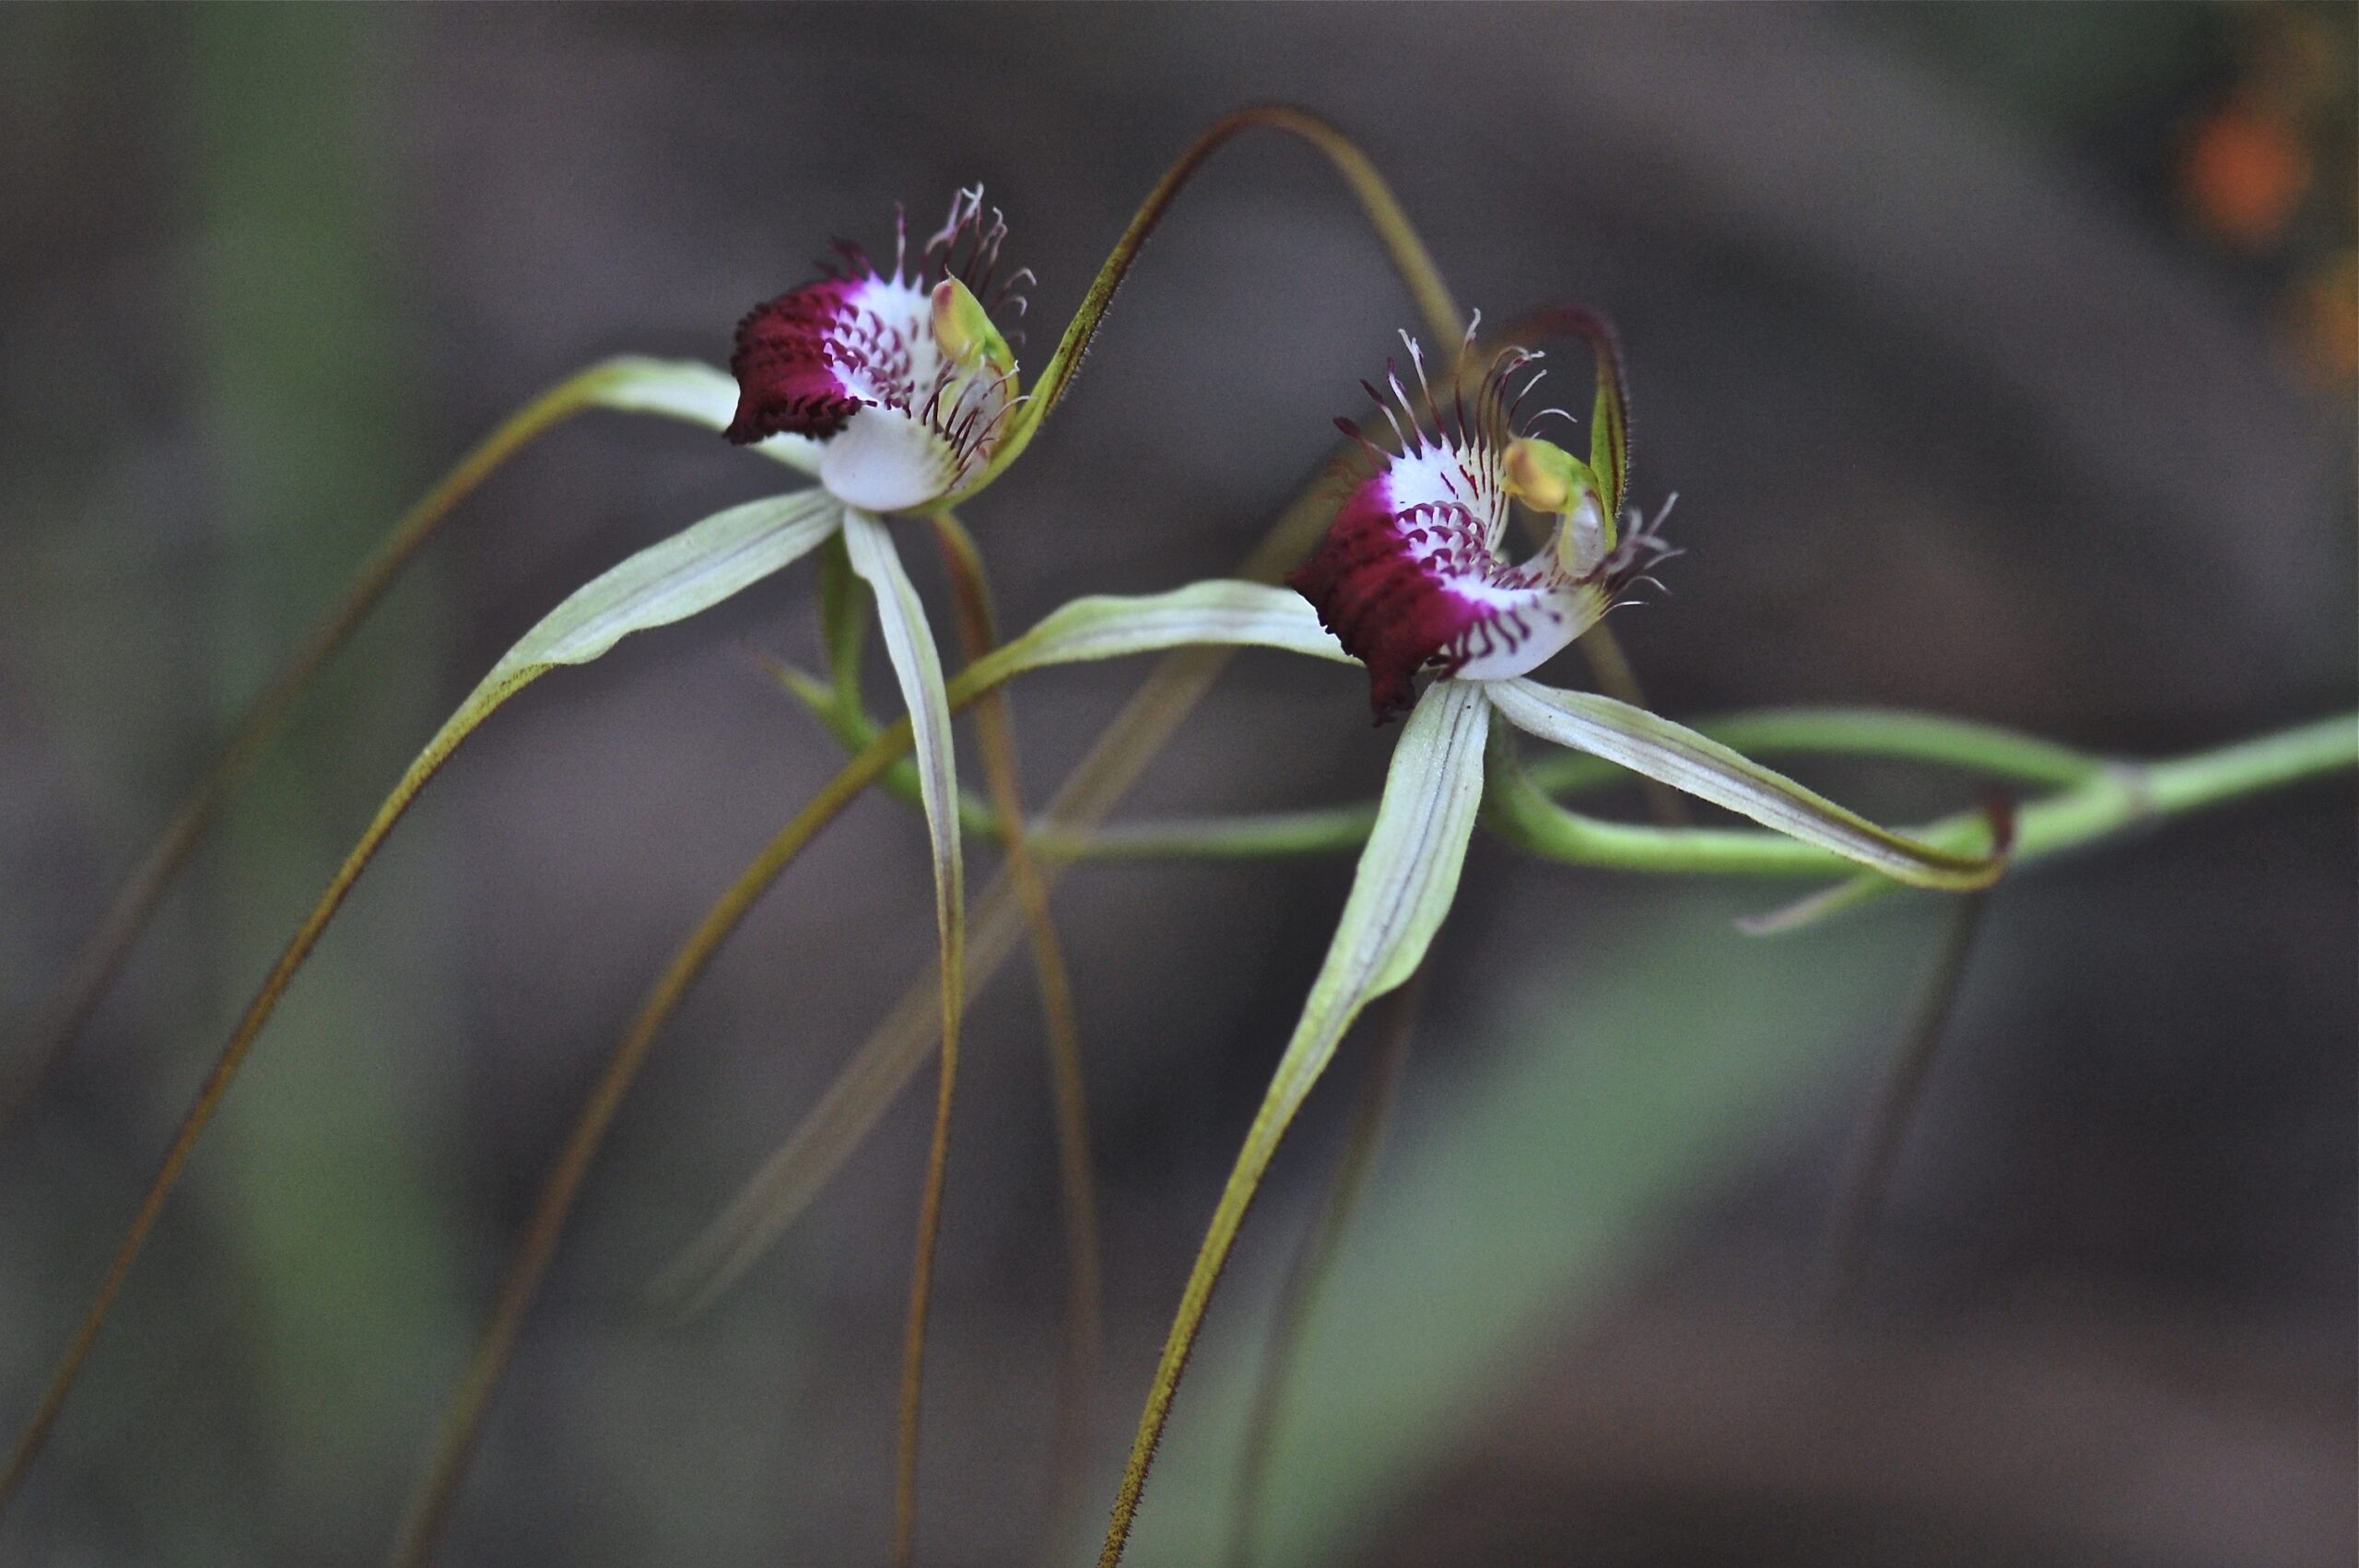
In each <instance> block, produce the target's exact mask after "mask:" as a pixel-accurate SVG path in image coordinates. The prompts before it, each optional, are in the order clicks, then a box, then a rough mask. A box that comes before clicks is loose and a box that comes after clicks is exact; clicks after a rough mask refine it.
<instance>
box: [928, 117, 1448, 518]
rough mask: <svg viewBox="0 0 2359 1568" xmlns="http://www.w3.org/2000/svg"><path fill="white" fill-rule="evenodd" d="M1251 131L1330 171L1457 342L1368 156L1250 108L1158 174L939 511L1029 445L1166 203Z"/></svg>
mask: <svg viewBox="0 0 2359 1568" xmlns="http://www.w3.org/2000/svg"><path fill="white" fill-rule="evenodd" d="M1256 128H1261V129H1267V130H1273V131H1283V132H1285V134H1286V135H1291V136H1295V137H1297V138H1299V139H1300V140H1302V141H1304V142H1307V143H1309V145H1310V146H1312V147H1314V148H1316V149H1317V150H1318V151H1319V152H1320V155H1321V156H1323V157H1324V158H1326V159H1327V161H1328V162H1329V163H1330V164H1332V165H1333V166H1334V169H1335V171H1336V173H1338V174H1339V175H1341V176H1342V177H1343V180H1344V183H1345V184H1347V185H1349V186H1350V187H1351V189H1352V194H1353V195H1354V196H1356V197H1357V198H1358V199H1359V204H1360V207H1361V210H1362V211H1363V212H1364V213H1365V214H1366V215H1367V220H1368V224H1369V227H1371V228H1374V229H1375V230H1376V232H1377V236H1378V238H1379V239H1380V240H1383V242H1384V248H1385V251H1386V252H1387V253H1388V254H1389V255H1390V256H1391V259H1392V265H1393V267H1394V269H1395V270H1396V271H1398V272H1399V273H1400V275H1401V280H1402V282H1403V283H1404V284H1406V285H1407V286H1408V288H1409V293H1410V295H1411V297H1412V298H1414V299H1415V301H1416V306H1417V313H1418V314H1419V315H1420V316H1421V317H1423V318H1424V320H1425V322H1426V327H1427V328H1428V329H1429V330H1430V331H1431V332H1432V333H1434V334H1435V335H1436V336H1437V337H1438V338H1439V339H1440V340H1441V341H1443V342H1444V343H1456V342H1457V341H1458V339H1459V337H1460V335H1461V333H1462V332H1463V331H1464V326H1463V318H1461V316H1460V315H1459V312H1458V305H1457V302H1456V301H1455V300H1453V299H1451V298H1450V295H1449V287H1448V286H1447V285H1445V284H1444V283H1443V282H1442V279H1441V272H1440V270H1439V269H1438V268H1437V267H1436V266H1435V265H1434V260H1433V256H1432V255H1431V253H1430V252H1427V251H1426V245H1425V241H1424V240H1420V239H1419V238H1418V237H1417V231H1416V230H1415V228H1413V227H1411V225H1410V223H1409V217H1408V215H1407V214H1406V213H1405V212H1403V211H1402V207H1401V202H1400V199H1399V198H1398V197H1396V196H1395V195H1393V193H1392V188H1391V186H1390V185H1388V184H1386V183H1385V181H1384V176H1383V175H1381V174H1379V173H1378V172H1377V169H1376V165H1374V164H1373V163H1371V162H1369V161H1368V158H1367V154H1366V153H1364V152H1362V151H1360V149H1359V147H1358V146H1356V144H1355V143H1354V142H1353V141H1352V139H1351V138H1350V137H1349V136H1346V135H1344V133H1343V132H1342V131H1340V130H1337V129H1336V128H1335V127H1334V126H1332V125H1331V124H1329V123H1327V122H1326V121H1324V120H1321V119H1320V118H1319V116H1317V115H1315V114H1312V113H1310V112H1309V111H1306V110H1301V109H1297V108H1294V107H1293V106H1291V105H1288V104H1281V103H1260V104H1251V105H1249V106H1247V107H1246V108H1243V109H1240V110H1238V111H1236V112H1234V113H1232V114H1226V115H1224V116H1222V117H1221V118H1220V119H1219V120H1217V121H1215V122H1214V123H1213V124H1212V126H1211V127H1210V128H1209V129H1207V130H1206V131H1205V132H1204V133H1203V135H1200V136H1198V137H1197V138H1196V139H1195V140H1194V141H1193V142H1192V143H1191V144H1189V146H1188V148H1187V150H1186V151H1184V152H1182V153H1181V154H1180V156H1179V158H1176V159H1174V160H1173V162H1172V164H1171V167H1170V168H1168V169H1167V170H1164V173H1163V178H1162V179H1160V180H1158V181H1156V184H1155V189H1154V190H1152V191H1150V192H1148V193H1147V198H1146V200H1145V201H1144V202H1142V203H1141V204H1140V205H1139V209H1138V211H1137V213H1136V214H1134V215H1133V216H1132V218H1131V223H1130V227H1129V228H1125V229H1123V230H1122V237H1121V239H1120V240H1116V241H1115V242H1114V250H1113V252H1112V253H1111V254H1110V255H1109V256H1108V257H1107V258H1106V263H1105V265H1103V266H1101V267H1099V268H1098V269H1097V277H1096V278H1095V279H1094V280H1093V281H1092V282H1091V283H1090V286H1089V292H1088V293H1086V294H1085V295H1083V296H1082V300H1081V308H1080V309H1079V310H1075V311H1074V318H1073V322H1072V324H1071V325H1069V326H1067V327H1066V328H1065V333H1064V336H1063V337H1062V339H1060V340H1059V342H1058V344H1057V350H1056V353H1054V354H1053V355H1051V356H1050V359H1049V363H1048V366H1047V368H1046V369H1043V370H1042V371H1041V372H1040V379H1039V382H1038V383H1036V384H1035V385H1034V387H1033V389H1032V392H1030V394H1029V395H1028V396H1027V398H1026V399H1025V401H1024V403H1023V404H1022V405H1021V406H1020V407H1019V408H1018V409H1017V410H1016V412H1015V415H1014V417H1013V419H1012V421H1011V422H1010V424H1009V426H1008V429H1007V433H1006V435H1005V436H1004V437H1003V438H1002V439H1001V440H1000V443H999V448H998V450H997V451H994V452H993V453H992V460H991V462H990V463H989V464H988V465H987V466H986V467H985V468H984V469H983V471H982V473H980V474H977V475H976V476H975V478H974V479H973V480H972V481H970V482H969V483H968V485H967V486H965V487H964V488H962V489H960V490H958V491H957V493H955V494H953V495H952V496H950V497H948V498H947V499H946V500H945V501H944V502H942V503H941V504H942V505H944V506H957V505H959V504H960V503H962V502H964V501H966V500H968V498H970V497H973V496H975V495H976V494H977V493H978V492H980V491H981V490H982V488H983V487H984V486H987V485H989V484H991V483H992V480H994V479H996V478H998V477H999V476H1000V475H1001V474H1003V473H1004V472H1006V470H1007V465H1008V464H1009V463H1011V462H1015V459H1016V458H1017V456H1018V455H1019V454H1021V453H1022V452H1023V451H1024V449H1025V448H1026V447H1027V446H1028V445H1030V444H1031V441H1032V437H1033V435H1034V434H1035V432H1037V431H1038V430H1039V427H1040V424H1041V421H1042V420H1044V419H1046V418H1047V417H1048V415H1049V412H1050V410H1051V409H1053V408H1055V407H1056V405H1057V402H1058V400H1059V399H1060V398H1062V397H1063V396H1064V393H1065V389H1066V388H1067V387H1068V386H1070V385H1072V384H1073V379H1074V376H1075V375H1076V374H1078V373H1079V372H1080V369H1081V361H1082V358H1083V357H1084V356H1085V355H1086V353H1087V352H1088V349H1089V342H1090V339H1092V338H1093V337H1095V336H1097V328H1098V326H1099V324H1100V323H1101V322H1103V321H1104V320H1105V317H1106V310H1107V308H1108V307H1109V306H1110V305H1111V304H1113V302H1114V294H1115V291H1116V290H1118V289H1120V288H1121V287H1122V280H1123V279H1124V278H1126V277H1128V276H1129V275H1130V271H1131V268H1132V266H1133V264H1135V263H1137V261H1138V258H1139V251H1140V249H1141V248H1142V247H1144V245H1145V244H1146V240H1147V236H1148V235H1150V234H1152V233H1154V232H1155V229H1156V225H1157V224H1159V223H1161V222H1162V221H1163V218H1164V215H1165V214H1167V213H1168V212H1169V211H1170V210H1171V204H1172V203H1173V202H1174V201H1176V200H1178V199H1179V195H1180V191H1181V190H1182V189H1183V188H1185V187H1186V185H1187V183H1188V181H1190V180H1191V178H1193V177H1194V175H1195V172H1196V170H1198V169H1199V168H1201V167H1202V166H1203V162H1204V160H1205V159H1207V158H1211V157H1212V155H1213V154H1214V153H1215V152H1217V151H1219V150H1220V148H1221V147H1222V146H1225V145H1226V143H1227V142H1228V141H1229V140H1230V139H1231V138H1233V137H1235V136H1236V135H1238V133H1240V132H1243V131H1250V130H1253V129H1256Z"/></svg>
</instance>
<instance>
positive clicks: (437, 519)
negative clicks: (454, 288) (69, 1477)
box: [0, 365, 614, 1494]
mask: <svg viewBox="0 0 2359 1568" xmlns="http://www.w3.org/2000/svg"><path fill="white" fill-rule="evenodd" d="M613 375H614V370H613V368H612V367H611V366H608V365H595V366H593V367H591V368H590V369H587V370H584V371H582V372H581V374H579V375H576V376H574V377H571V378H570V379H569V380H564V381H560V382H559V383H557V385H556V386H554V387H551V388H550V389H549V390H548V391H547V392H543V393H542V394H541V395H540V396H538V397H536V398H534V400H533V401H532V402H531V403H528V404H525V405H524V406H523V407H522V408H521V409H519V410H518V411H517V412H516V413H514V414H512V415H510V416H509V417H508V419H507V421H506V422H505V423H503V424H502V425H501V426H500V427H499V428H498V429H496V430H494V431H493V432H492V433H491V434H490V435H488V436H487V437H485V438H484V439H483V440H482V441H481V442H480V443H478V444H477V445H476V447H475V450H474V451H470V452H469V453H467V455H466V456H464V458H461V459H460V460H459V462H458V463H457V464H456V465H455V466H453V467H452V470H451V471H450V472H449V473H448V474H444V475H443V476H442V478H441V480H440V482H439V483H437V484H436V485H435V486H434V487H433V488H432V489H430V490H428V492H427V493H426V494H425V496H424V497H421V498H420V499H419V500H418V502H417V505H416V506H413V507H412V508H410V509H409V510H408V511H407V512H405V513H404V514H403V515H402V516H401V518H400V519H399V520H398V521H395V522H394V524H393V530H392V532H389V533H387V534H386V535H385V537H384V538H383V540H381V542H380V543H379V544H378V545H377V548H376V549H375V551H373V552H372V553H371V554H370V556H369V558H368V559H367V560H366V561H364V562H363V563H362V564H361V567H360V569H359V571H358V572H357V573H355V574H354V576H353V579H352V580H351V582H350V583H348V584H347V585H346V588H345V590H344V591H343V593H342V594H340V595H338V596H337V598H336V601H335V603H333V604H331V605H330V606H328V608H327V610H326V612H325V613H324V614H322V615H321V616H320V618H319V619H318V621H316V622H314V623H313V624H312V626H311V629H310V630H309V631H308V632H306V633H305V634H304V636H303V638H302V640H301V641H300V642H299V643H297V644H296V645H295V648H294V650H293V651H292V652H290V653H289V654H288V656H287V660H286V661H285V662H284V663H282V664H281V665H280V666H279V667H278V669H277V671H276V673H273V674H272V675H271V677H270V679H269V681H268V682H266V683H265V684H264V686H263V688H262V690H261V691H260V692H258V693H256V694H255V696H254V698H253V701H252V703H251V704H249V705H248V707H247V708H246V711H245V713H244V715H243V716H242V717H241V718H240V719H239V720H238V723H237V727H236V728H235V729H234V730H232V731H230V734H229V741H228V743H226V744H224V745H223V747H222V748H221V753H220V755H218V756H217V757H216V758H215V759H214V761H213V766H211V767H209V768H207V769H206V770H205V777H204V778H202V779H200V780H199V781H198V783H197V786H196V788H195V789H194V790H191V791H190V792H189V795H188V797H187V799H185V800H183V801H182V802H181V803H180V806H179V808H178V809H177V810H175V811H174V812H173V813H172V815H171V818H170V821H169V822H167V823H166V824H165V825H164V830H163V832H162V833H160V834H159V835H158V836H157V838H156V841H155V843H153V844H151V845H150V846H148V848H147V853H146V854H145V855H143V856H141V857H140V859H139V863H138V864H137V865H136V866H135V867H134V868H133V870H132V872H131V875H130V876H129V877H128V878H127V879H125V881H124V882H123V886H122V887H120V888H119V889H117V890H116V892H115V895H114V898H113V900H112V901H111V903H110V904H109V905H108V906H107V912H106V914H105V916H104V917H103V918H102V919H100V921H99V924H98V927H97V929H96V930H92V931H91V933H90V934H89V935H88V937H87V938H85V939H84V940H83V942H82V945H81V947H80V948H79V949H78V950H77V951H76V953H75V955H74V957H73V959H72V961H71V962H70V963H69V964H68V965H66V970H65V978H64V979H62V980H61V981H59V983H58V986H57V989H56V990H55V991H54V992H53V994H52V995H51V997H50V999H49V1000H48V1001H47V1002H46V1003H45V1004H44V1005H43V1006H42V1008H41V1012H39V1013H38V1014H36V1015H35V1017H34V1021H33V1023H32V1024H31V1026H30V1027H29V1029H28V1030H27V1031H26V1036H25V1037H26V1042H27V1043H26V1047H25V1049H24V1051H23V1053H22V1054H21V1056H20V1057H19V1058H18V1062H17V1064H16V1067H15V1070H14V1071H12V1072H10V1073H9V1075H8V1076H7V1078H6V1082H0V1128H6V1126H7V1124H8V1123H9V1122H10V1120H12V1119H13V1118H14V1117H15V1116H16V1113H17V1112H18V1110H20V1109H22V1108H23V1106H24V1105H25V1102H26V1101H28V1100H29V1099H30V1098H31V1097H32V1095H33V1093H34V1092H35V1091H36V1090H37V1089H38V1088H39V1087H40V1086H41V1082H42V1080H44V1079H45V1078H46V1077H47V1076H48V1075H49V1072H50V1071H51V1070H52V1069H53V1068H54V1067H55V1066H56V1064H57V1061H58V1059H59V1058H60V1057H62V1056H63V1055H64V1054H65V1047H67V1046H68V1045H69V1044H71V1043H72V1041H73V1040H74V1038H75V1036H77V1035H79V1034H80V1033H81V1032H82V1028H83V1026H84V1025H85V1024H88V1022H89V1019H90V1014H91V1012H93V1011H94V1010H95V1009H96V1008H97V1006H98V1003H99V999H100V997H101V996H102V995H104V994H105V992H106V989H107V987H108V985H109V984H110V983H111V982H112V980H113V979H114V977H115V974H116V972H117V971H118V970H120V969H121V968H122V967H123V960H124V959H125V958H127V957H129V956H130V954H131V948H132V944H133V943H134V942H136V941H138V939H139V933H140V932H141V931H142V930H145V929H146V927H147V920H148V918H149V917H150V916H152V915H153V914H154V913H155V912H156V906H157V905H158V904H159V903H161V902H162V901H163V897H164V895H165V893H166V892H167V891H168V890H170V887H171V885H172V882H173V880H174V878H176V877H177V876H178V875H179V874H180V870H181V867H182V866H183V865H184V864H186V863H187V861H188V858H189V856H190V854H191V853H193V852H194V850H195V848H196V846H197V844H198V843H199V841H201V840H202V839H203V838H204V837H205V830H206V829H208V828H210V827H211V826H212V825H213V824H214V823H215V821H216V820H217V819H218V818H219V816H220V815H221V812H222V808H223V807H224V806H225V805H227V804H228V802H229V796H230V794H231V793H232V792H233V791H234V790H236V789H237V787H238V785H239V783H240V782H241V780H243V779H244V778H245V777H246V775H247V774H248V773H249V772H251V771H252V768H253V766H254V764H255V763H256V762H257V761H258V760H260V758H261V756H262V754H263V751H264V748H265V747H266V746H268V745H269V743H270V742H271V739H272V738H273V737H274V736H275V735H276V734H277V732H278V727H279V726H280V725H281V724H282V723H284V722H285V721H286V719H287V715H288V710H289V709H291V708H293V707H294V706H295V699H296V698H297V697H299V696H301V695H302V693H303V689H304V687H306V686H308V685H310V684H311V677H312V676H313V675H315V674H317V673H319V670H320V667H321V666H322V665H323V664H325V663H326V662H327V661H328V660H329V658H330V657H331V656H332V655H334V652H335V651H336V649H339V648H341V647H343V646H344V644H345V640H346V638H349V637H350V636H351V635H352V633H353V632H354V630H355V629H357V628H358V626H359V625H360V623H361V622H362V621H363V620H365V619H367V618H368V615H369V612H370V610H372V609H374V608H376V605H377V602H378V601H379V600H380V599H381V598H383V597H384V595H385V591H386V590H388V589H390V588H391V587H392V586H393V579H396V578H398V577H399V576H400V575H401V572H402V568H405V567H406V566H407V565H409V562H410V558H411V557H412V556H415V555H417V552H418V551H419V550H420V549H422V548H423V547H424V546H425V544H426V542H427V541H428V540H429V539H431V538H433V537H434V533H435V531H436V530H437V529H439V528H440V527H441V526H442V523H443V521H445V520H446V519H448V518H449V517H450V515H451V513H452V509H455V508H456V507H457V506H458V504H459V503H460V502H461V501H463V500H464V499H465V498H466V497H468V496H469V495H470V494H472V493H473V492H474V490H475V487H476V486H479V485H481V484H482V483H483V482H484V481H485V480H486V479H487V478H489V477H490V476H491V474H492V471H493V470H494V469H497V468H498V467H499V465H500V464H501V463H503V462H507V461H508V460H509V459H510V458H511V457H512V456H514V455H515V454H516V452H517V451H520V450H522V448H523V447H525V446H526V445H528V444H529V443H530V442H532V441H533V440H534V439H535V438H536V437H538V436H540V435H542V434H543V433H544V432H546V431H547V430H549V429H550V428H552V427H555V426H557V425H559V424H562V423H563V422H564V421H565V420H567V419H569V418H571V417H572V416H573V415H576V414H579V413H581V412H582V411H583V410H584V409H587V408H592V407H594V406H596V404H597V403H598V397H597V395H596V394H597V392H598V391H599V390H600V389H601V388H602V387H604V385H606V384H607V383H609V382H610V381H611V380H612V379H613ZM5 1490H6V1489H5V1488H0V1494H5Z"/></svg>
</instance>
